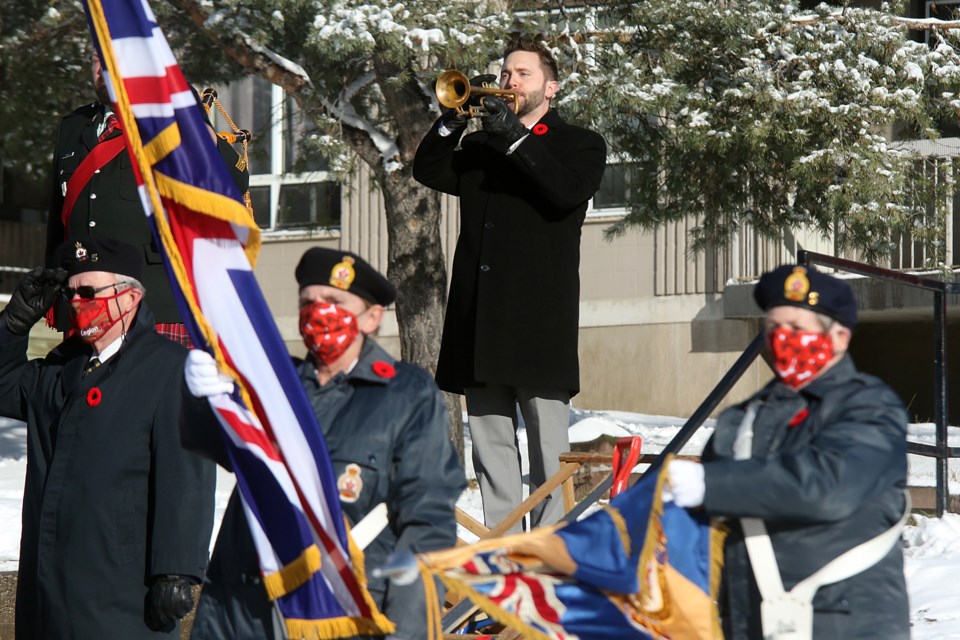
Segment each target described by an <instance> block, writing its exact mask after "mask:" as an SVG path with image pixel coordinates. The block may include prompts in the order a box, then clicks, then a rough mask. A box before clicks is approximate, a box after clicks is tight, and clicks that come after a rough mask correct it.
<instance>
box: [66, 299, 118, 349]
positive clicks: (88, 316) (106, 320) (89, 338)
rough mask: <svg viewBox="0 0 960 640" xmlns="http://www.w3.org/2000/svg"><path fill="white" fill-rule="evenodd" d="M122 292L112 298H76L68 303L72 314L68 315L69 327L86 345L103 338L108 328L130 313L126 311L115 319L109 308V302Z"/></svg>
mask: <svg viewBox="0 0 960 640" xmlns="http://www.w3.org/2000/svg"><path fill="white" fill-rule="evenodd" d="M123 294H124V291H121V292H119V293H115V294H113V295H112V296H104V297H102V298H92V299H86V298H78V299H76V300H71V301H70V306H71V308H72V309H73V313H71V314H70V326H72V327H73V329H74V331H76V332H77V335H78V336H80V339H81V340H83V341H84V342H86V343H87V344H93V343H94V342H96V341H97V340H99V339H100V338H102V337H103V334H105V333H106V332H107V331H109V330H110V327H112V326H113V325H115V324H117V323H118V322H120V320H121V319H122V318H123V317H124V316H126V315H127V314H128V313H130V311H131V310H132V307H131V309H127V310H126V311H124V312H123V313H121V314H120V315H119V316H117V317H116V318H114V317H113V312H112V311H111V308H110V301H111V300H116V299H117V298H119V297H120V296H121V295H123Z"/></svg>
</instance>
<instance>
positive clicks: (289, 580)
mask: <svg viewBox="0 0 960 640" xmlns="http://www.w3.org/2000/svg"><path fill="white" fill-rule="evenodd" d="M320 564H321V560H320V549H319V548H318V547H317V545H315V544H312V545H310V546H309V547H307V548H306V549H304V550H303V553H301V554H300V556H299V557H298V558H297V559H296V560H294V561H293V562H290V563H289V564H287V565H286V566H284V567H283V568H282V569H280V570H279V571H275V572H273V573H271V574H269V575H265V576H263V586H264V588H266V590H267V597H268V598H270V599H271V600H276V599H277V598H280V597H282V596H285V595H287V594H288V593H290V592H291V591H293V590H294V589H296V588H297V587H300V586H302V585H304V584H306V583H307V582H309V580H310V578H312V577H313V574H315V573H316V572H317V571H319V570H320Z"/></svg>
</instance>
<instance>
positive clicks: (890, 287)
mask: <svg viewBox="0 0 960 640" xmlns="http://www.w3.org/2000/svg"><path fill="white" fill-rule="evenodd" d="M925 277H927V278H930V279H934V278H936V274H933V275H931V274H927V275H925ZM845 280H846V281H847V282H848V283H849V284H850V286H851V287H853V292H854V295H855V296H856V298H857V309H858V311H859V314H860V317H861V319H863V320H869V321H879V322H884V321H892V320H896V321H901V320H906V319H910V320H921V319H928V320H929V319H931V318H932V317H933V292H931V291H927V290H924V289H918V288H916V287H911V286H908V285H906V284H900V283H895V282H885V281H882V280H875V279H873V278H863V277H859V276H855V277H850V278H845ZM754 285H755V283H754V282H749V283H737V284H728V285H727V286H726V288H725V289H724V291H723V315H724V317H725V318H759V317H761V316H762V315H763V312H762V311H761V310H760V307H758V306H757V305H756V303H755V302H754V301H753V287H754ZM947 306H948V307H949V308H950V309H958V308H960V295H957V294H950V295H948V296H947Z"/></svg>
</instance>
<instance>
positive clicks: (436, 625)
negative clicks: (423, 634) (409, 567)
mask: <svg viewBox="0 0 960 640" xmlns="http://www.w3.org/2000/svg"><path fill="white" fill-rule="evenodd" d="M417 569H418V570H419V571H420V579H421V580H422V581H423V595H424V598H425V599H426V601H427V638H426V640H443V623H442V622H441V620H440V595H439V594H438V593H437V583H436V582H434V580H433V574H432V573H430V568H429V567H428V566H427V565H426V564H425V563H423V562H422V561H420V560H417Z"/></svg>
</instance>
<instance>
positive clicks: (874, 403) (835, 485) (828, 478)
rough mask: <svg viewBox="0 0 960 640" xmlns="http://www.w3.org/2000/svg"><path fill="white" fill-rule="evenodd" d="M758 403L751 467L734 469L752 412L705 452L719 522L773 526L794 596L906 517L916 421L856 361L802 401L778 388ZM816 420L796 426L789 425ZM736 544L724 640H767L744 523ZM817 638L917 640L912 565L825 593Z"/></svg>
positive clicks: (817, 607)
mask: <svg viewBox="0 0 960 640" xmlns="http://www.w3.org/2000/svg"><path fill="white" fill-rule="evenodd" d="M754 399H759V400H760V401H761V402H762V404H761V405H760V407H759V411H758V413H757V415H756V420H755V422H754V435H753V458H751V459H750V460H744V461H734V460H732V456H733V442H734V439H735V438H736V434H737V429H738V427H739V426H740V422H741V420H742V418H743V414H744V410H745V407H746V404H747V403H744V404H742V405H740V406H737V407H733V408H731V409H728V410H727V411H724V412H723V413H722V414H721V415H720V417H719V418H718V420H717V427H716V431H715V432H714V435H713V437H712V439H711V440H710V442H709V443H708V444H707V447H706V449H705V451H704V461H705V463H706V464H705V465H704V468H705V472H706V497H705V499H704V508H705V509H706V510H707V512H708V513H710V514H711V515H718V516H730V517H732V518H742V517H754V518H761V519H763V520H764V522H765V523H766V526H767V531H768V533H769V535H770V540H771V542H772V544H773V549H774V552H775V554H776V557H777V563H778V564H779V565H780V574H781V577H782V579H783V582H784V588H785V589H787V590H789V589H791V588H793V586H794V585H795V584H796V583H797V582H799V581H800V580H802V579H804V578H806V577H807V576H809V575H811V574H813V573H814V572H815V571H817V570H818V569H820V568H821V567H822V566H824V565H825V564H826V563H827V562H829V561H830V560H833V559H834V558H836V557H837V556H839V555H840V554H842V553H843V552H845V551H847V550H848V549H851V548H853V547H855V546H856V545H858V544H860V543H861V542H865V541H867V540H869V539H871V538H873V537H875V536H877V535H879V534H880V533H882V532H883V531H885V530H887V529H888V528H889V527H891V526H893V525H894V524H895V523H896V522H897V521H898V520H899V519H900V516H901V515H902V514H903V509H904V493H903V491H904V487H905V486H906V479H907V455H906V453H907V452H906V431H907V415H906V412H905V411H904V408H903V404H902V403H901V401H900V399H899V398H898V397H897V395H896V394H895V393H894V392H893V391H892V390H891V389H890V388H889V387H888V386H887V385H886V384H884V383H883V382H882V381H880V380H878V379H877V378H874V377H872V376H868V375H865V374H862V373H859V372H858V371H857V370H856V367H855V366H854V364H853V361H852V359H851V358H850V357H849V356H847V357H845V358H843V359H842V360H841V361H839V362H838V363H837V364H836V365H834V366H833V367H832V368H830V369H828V370H827V371H826V372H825V373H824V374H823V375H822V376H821V377H820V378H818V379H816V380H815V381H814V382H813V383H811V384H810V385H809V386H808V387H806V388H804V389H802V390H801V391H799V392H796V391H793V390H792V389H790V388H788V387H786V386H785V385H783V384H782V383H780V382H777V381H774V382H772V383H770V384H769V385H767V386H766V387H765V388H764V389H762V390H761V391H760V392H759V393H758V394H757V395H755V396H754ZM804 410H806V411H809V415H807V416H806V418H805V419H802V421H801V422H799V424H796V425H795V426H789V425H790V423H791V422H797V421H798V420H800V419H801V418H803V414H802V412H803V411H804ZM731 525H732V531H731V533H730V535H729V537H728V538H727V543H726V552H725V566H724V572H723V585H722V589H721V591H722V593H721V612H722V615H723V616H724V621H723V622H724V628H725V637H726V638H727V640H738V639H742V638H761V637H762V634H761V628H760V606H759V603H760V595H759V592H758V590H757V587H756V583H755V581H754V579H753V573H752V570H751V567H750V561H749V559H748V557H747V552H746V547H745V546H744V542H743V534H742V532H741V530H740V526H739V521H737V520H732V521H731ZM813 606H814V612H815V614H814V638H817V639H818V640H820V639H829V638H836V639H838V640H839V639H843V640H854V639H862V640H875V639H876V638H884V639H885V640H894V639H897V638H904V639H905V638H908V637H909V634H910V627H909V609H908V606H907V593H906V586H905V583H904V577H903V557H902V554H901V551H900V547H899V545H897V546H895V547H894V548H893V549H892V550H891V551H890V552H889V553H888V554H887V555H886V557H884V558H883V559H882V560H881V561H880V562H879V563H878V564H876V565H874V566H873V567H871V568H870V569H867V570H866V571H864V572H863V573H861V574H859V575H856V576H854V577H852V578H849V579H847V580H844V581H841V582H838V583H835V584H832V585H826V586H824V587H822V588H821V589H820V590H819V591H818V592H817V595H816V597H815V598H814V601H813Z"/></svg>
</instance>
